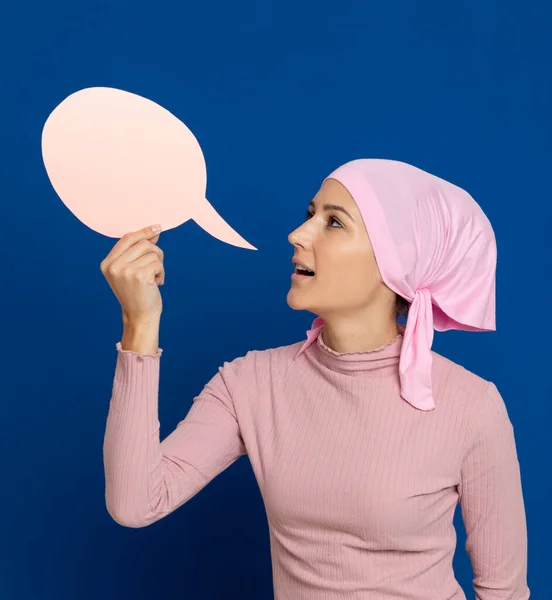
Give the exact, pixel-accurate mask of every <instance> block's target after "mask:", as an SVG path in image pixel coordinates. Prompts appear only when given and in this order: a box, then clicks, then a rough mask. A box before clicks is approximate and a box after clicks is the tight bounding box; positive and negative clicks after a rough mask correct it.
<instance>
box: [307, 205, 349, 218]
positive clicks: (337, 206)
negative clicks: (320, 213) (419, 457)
mask: <svg viewBox="0 0 552 600" xmlns="http://www.w3.org/2000/svg"><path fill="white" fill-rule="evenodd" d="M309 208H315V206H314V200H311V201H310V202H309ZM322 208H323V209H324V210H336V211H339V212H342V213H345V214H346V215H347V216H348V217H349V219H351V221H354V219H353V217H351V215H350V214H349V213H348V212H347V211H346V210H345V209H344V208H343V207H342V206H339V204H323V205H322Z"/></svg>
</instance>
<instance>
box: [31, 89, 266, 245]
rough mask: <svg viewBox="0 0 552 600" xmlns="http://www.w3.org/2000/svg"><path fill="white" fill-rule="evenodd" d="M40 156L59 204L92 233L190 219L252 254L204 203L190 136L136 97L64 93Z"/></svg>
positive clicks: (114, 233)
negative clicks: (62, 204) (67, 94)
mask: <svg viewBox="0 0 552 600" xmlns="http://www.w3.org/2000/svg"><path fill="white" fill-rule="evenodd" d="M42 157H43V160H44V165H45V167H46V171H47V173H48V177H49V178H50V181H51V183H52V185H53V187H54V189H55V190H56V192H57V194H58V195H59V197H60V198H61V200H62V201H63V203H64V204H65V205H66V206H67V208H68V209H69V210H70V211H71V212H72V213H73V214H74V215H75V216H76V217H77V218H78V219H79V220H80V221H82V222H83V223H84V224H85V225H87V226H88V227H90V228H91V229H93V230H94V231H97V232H98V233H101V234H103V235H106V236H109V237H114V238H119V237H122V236H123V235H124V234H125V233H127V232H129V231H136V230H138V229H142V228H143V227H147V226H148V225H153V224H155V223H159V224H161V225H162V227H163V231H166V230H168V229H172V228H174V227H178V226H179V225H182V223H185V222H186V221H188V220H189V219H193V220H194V221H195V222H196V223H197V224H198V225H199V226H200V227H202V228H203V229H204V230H205V231H207V232H208V233H209V234H211V235H212V236H213V237H215V238H217V239H219V240H221V241H223V242H226V243H227V244H232V245H233V246H239V247H241V248H248V249H250V250H256V249H257V248H255V247H254V246H252V245H251V244H249V243H248V242H247V241H246V240H245V239H243V238H242V237H241V235H239V234H238V233H237V232H236V231H235V230H234V229H232V227H230V225H228V223H226V221H225V220H224V219H223V218H222V217H220V215H219V214H218V213H217V211H216V210H215V209H214V208H213V207H212V206H211V204H210V203H209V202H208V200H207V199H206V198H205V193H206V188H207V171H206V166H205V159H204V157H203V152H202V150H201V147H200V146H199V143H198V141H197V139H196V138H195V136H194V134H193V133H192V132H191V131H190V130H189V129H188V127H186V125H185V124H184V123H183V122H182V121H180V119H178V118H177V117H175V116H174V115H173V114H172V113H170V112H169V111H168V110H166V109H165V108H163V107H162V106H159V105H158V104H156V103H155V102H152V101H151V100H148V99H146V98H143V97H142V96H138V95H136V94H132V93H130V92H126V91H123V90H118V89H114V88H107V87H92V88H86V89H83V90H79V91H78V92H75V93H74V94H71V95H70V96H68V97H67V98H66V99H65V100H64V101H63V102H61V104H59V105H58V106H57V107H56V108H55V109H54V111H53V112H52V113H51V115H50V116H49V117H48V119H47V120H46V123H45V124H44V129H43V132H42Z"/></svg>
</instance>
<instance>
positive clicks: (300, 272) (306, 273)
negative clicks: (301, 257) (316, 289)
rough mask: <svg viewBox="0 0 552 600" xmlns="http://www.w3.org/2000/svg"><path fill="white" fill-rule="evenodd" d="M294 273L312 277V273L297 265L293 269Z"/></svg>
mask: <svg viewBox="0 0 552 600" xmlns="http://www.w3.org/2000/svg"><path fill="white" fill-rule="evenodd" d="M295 272H296V273H297V274H298V275H306V276H307V277H314V271H309V270H308V269H305V268H303V267H300V266H299V265H297V266H296V267H295Z"/></svg>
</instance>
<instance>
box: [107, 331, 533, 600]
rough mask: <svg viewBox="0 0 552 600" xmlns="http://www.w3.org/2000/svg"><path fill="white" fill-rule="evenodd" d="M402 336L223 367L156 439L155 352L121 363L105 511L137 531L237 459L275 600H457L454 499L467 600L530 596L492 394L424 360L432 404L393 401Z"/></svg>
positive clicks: (516, 476) (440, 361)
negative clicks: (263, 526)
mask: <svg viewBox="0 0 552 600" xmlns="http://www.w3.org/2000/svg"><path fill="white" fill-rule="evenodd" d="M402 342H403V337H402V335H401V334H399V336H398V337H397V338H395V339H394V340H393V341H392V342H390V343H389V344H386V345H385V346H382V347H381V348H378V349H376V350H372V351H369V352H360V353H351V354H337V353H335V352H334V351H332V350H330V349H329V348H328V347H327V346H325V344H324V342H323V340H322V336H320V337H319V338H318V340H317V342H316V343H314V344H312V345H310V346H309V347H308V348H307V349H306V350H305V351H304V352H303V353H302V354H300V355H298V352H299V350H300V349H301V347H302V345H303V344H302V343H297V344H293V345H290V346H283V347H279V348H274V349H269V350H264V351H251V352H248V353H247V354H246V356H245V357H240V358H237V359H235V360H233V361H232V362H225V363H224V365H223V366H222V367H221V368H220V369H219V371H218V373H217V374H216V375H215V376H214V377H213V378H212V380H211V381H210V382H209V383H208V384H207V385H206V386H205V388H204V389H203V391H202V392H201V394H200V395H199V396H198V397H196V398H195V399H194V402H193V404H192V406H191V409H190V411H189V412H188V414H187V415H186V416H185V418H184V419H183V420H182V421H181V422H180V423H179V424H178V426H177V427H176V428H175V430H174V431H173V432H172V433H171V434H170V435H169V436H167V438H166V439H164V440H163V442H161V443H160V439H159V421H158V382H159V369H160V360H161V354H162V350H161V349H160V350H159V351H158V353H157V355H156V356H150V355H141V354H137V353H134V352H129V351H123V350H122V349H121V345H120V343H118V344H117V348H118V357H117V365H116V371H115V378H114V384H113V395H112V398H111V404H110V409H109V415H108V418H107V424H106V433H105V442H104V463H105V476H106V504H107V509H108V511H109V513H110V515H111V516H112V517H113V519H115V521H117V522H118V523H120V524H121V525H124V526H127V527H144V526H146V525H149V524H150V523H153V522H155V521H158V520H159V519H162V518H163V517H164V516H166V515H167V514H169V513H170V512H172V511H174V510H175V509H176V508H178V507H179V506H181V505H182V504H184V503H185V502H186V501H187V500H189V499H190V498H191V497H192V496H194V495H195V494H196V493H197V492H199V491H200V490H201V489H202V488H203V487H204V486H205V485H206V484H207V483H209V481H211V480H212V479H213V478H214V477H216V475H218V474H219V473H220V472H221V471H223V470H224V469H226V468H227V467H228V466H230V465H231V464H232V463H233V462H234V461H235V460H236V459H237V458H239V457H240V456H241V455H243V454H246V453H247V455H248V456H249V459H250V461H251V465H252V467H253V470H254V473H255V476H256V478H257V481H258V483H259V487H260V490H261V493H262V497H263V499H264V503H265V508H266V512H267V516H268V522H269V535H270V545H271V555H272V568H273V583H274V594H275V599H276V600H338V599H340V600H341V599H349V600H361V599H362V600H368V599H369V600H392V599H393V600H398V599H399V598H401V599H405V600H407V599H408V600H453V599H454V600H460V599H462V600H464V599H465V598H466V596H465V595H464V592H463V591H462V589H461V587H460V586H459V584H458V582H457V580H456V579H455V576H454V572H453V569H452V559H453V554H454V550H455V546H456V533H455V529H454V526H453V515H454V510H455V506H456V505H457V503H458V502H460V504H461V511H462V517H463V520H464V524H465V529H466V534H467V543H466V549H467V551H468V553H469V556H470V559H471V562H472V566H473V571H474V580H473V585H474V587H475V591H476V597H477V599H478V600H506V599H508V600H526V599H527V598H529V588H528V586H527V581H526V576H527V532H526V520H525V507H524V501H523V495H522V487H521V480H520V471H519V463H518V458H517V452H516V446H515V440H514V431H513V427H512V424H511V422H510V420H509V417H508V413H507V410H506V407H505V404H504V402H503V400H502V398H501V396H500V394H499V392H498V390H497V388H496V386H495V385H494V384H493V383H491V382H488V381H486V380H484V379H482V378H480V377H479V376H477V375H475V374H473V373H471V372H470V371H468V370H466V369H464V368H463V367H461V366H460V365H458V364H456V363H454V362H452V361H450V360H448V359H446V358H445V357H443V356H441V355H440V354H437V353H436V352H432V355H433V393H434V398H435V403H436V408H435V410H433V411H429V412H425V411H420V410H418V409H416V408H414V407H413V406H411V405H410V404H408V403H407V402H406V401H405V400H403V399H402V398H401V397H400V394H399V380H398V361H399V355H400V349H401V345H402Z"/></svg>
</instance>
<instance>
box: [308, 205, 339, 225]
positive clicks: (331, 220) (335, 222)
mask: <svg viewBox="0 0 552 600" xmlns="http://www.w3.org/2000/svg"><path fill="white" fill-rule="evenodd" d="M312 217H314V214H313V213H312V212H311V211H310V210H307V211H306V212H305V220H306V221H308V220H309V219H312ZM328 225H329V227H330V229H342V228H343V225H341V223H340V222H339V221H338V220H337V219H336V218H335V217H329V219H328Z"/></svg>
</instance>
